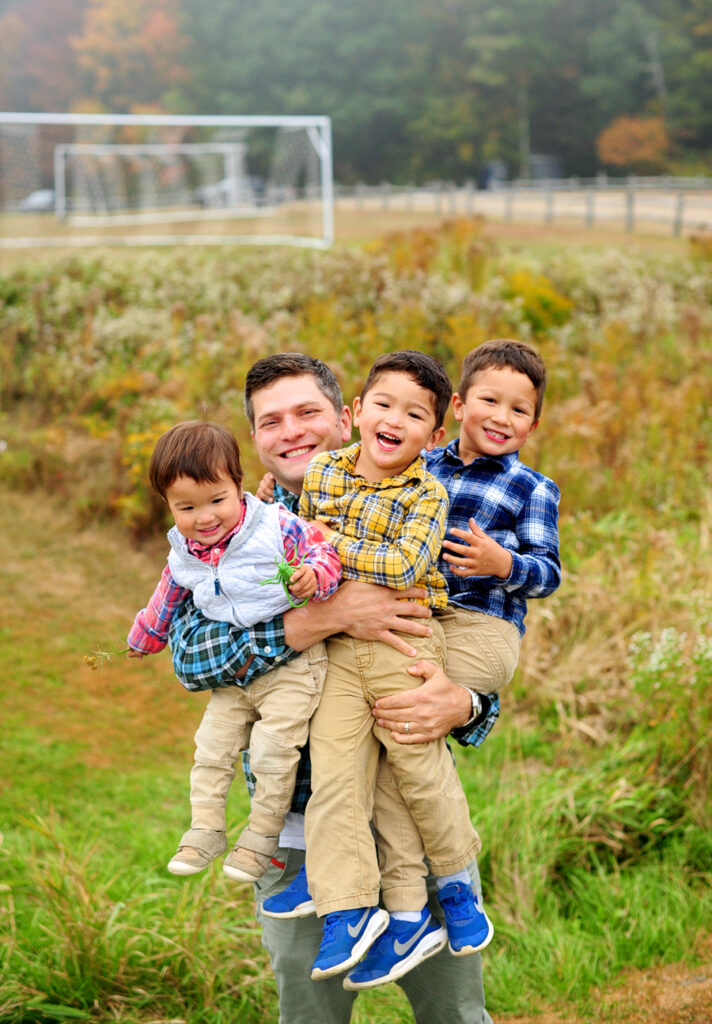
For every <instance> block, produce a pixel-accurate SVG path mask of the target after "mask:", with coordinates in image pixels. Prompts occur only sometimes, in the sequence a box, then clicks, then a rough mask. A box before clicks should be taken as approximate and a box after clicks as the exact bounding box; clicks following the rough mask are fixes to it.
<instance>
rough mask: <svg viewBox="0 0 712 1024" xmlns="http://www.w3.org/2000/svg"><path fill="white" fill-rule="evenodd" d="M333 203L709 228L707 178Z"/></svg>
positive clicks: (390, 195) (377, 191)
mask: <svg viewBox="0 0 712 1024" xmlns="http://www.w3.org/2000/svg"><path fill="white" fill-rule="evenodd" d="M336 202H337V205H338V204H353V205H355V206H356V207H357V208H361V209H364V210H366V209H369V210H374V209H381V210H393V211H397V210H402V211H413V212H415V211H420V212H424V211H430V212H434V213H436V214H439V215H442V216H448V217H455V216H467V217H471V216H474V215H475V214H477V213H481V214H483V215H485V216H487V217H491V218H492V219H495V220H504V221H511V222H514V221H517V222H522V221H529V222H532V221H533V222H537V221H538V222H540V223H544V224H553V223H555V222H558V223H564V222H566V223H569V224H575V223H578V224H583V225H584V226H586V227H594V226H596V225H599V226H608V227H610V226H615V227H621V228H624V229H625V230H626V231H630V232H632V231H635V230H636V229H641V228H643V229H645V228H646V227H647V228H653V229H655V230H658V231H660V230H662V231H666V232H670V233H671V234H672V235H674V236H676V237H679V236H680V235H683V234H693V233H696V232H706V231H710V230H712V178H667V177H666V178H663V177H660V178H640V177H630V178H626V179H620V178H608V177H605V176H603V175H600V176H599V177H597V178H591V179H581V178H568V179H556V180H552V181H513V182H506V183H500V184H497V185H496V186H494V187H493V188H488V189H477V188H476V187H475V186H474V184H472V183H468V184H466V185H464V186H458V185H455V184H452V183H449V182H437V183H435V184H432V185H428V186H423V187H415V186H400V185H390V184H386V183H384V184H381V185H355V186H337V187H336Z"/></svg>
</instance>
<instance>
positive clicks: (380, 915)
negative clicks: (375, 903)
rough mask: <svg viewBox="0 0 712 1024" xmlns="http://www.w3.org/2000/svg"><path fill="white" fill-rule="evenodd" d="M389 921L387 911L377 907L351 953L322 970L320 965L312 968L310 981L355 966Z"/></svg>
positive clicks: (328, 976) (341, 972) (330, 975)
mask: <svg viewBox="0 0 712 1024" xmlns="http://www.w3.org/2000/svg"><path fill="white" fill-rule="evenodd" d="M389 921H390V915H389V914H388V911H386V910H382V909H381V908H380V907H379V909H378V911H377V912H376V913H375V914H374V915H373V916H372V917H371V919H370V921H369V922H368V924H367V926H366V929H365V931H364V933H363V935H362V936H361V938H360V939H359V940H358V941H357V942H356V943H355V944H354V946H353V949H352V950H351V955H350V956H349V957H348V958H347V959H346V960H344V961H343V962H342V963H340V964H334V966H333V967H326V968H325V969H324V970H322V969H321V968H320V967H315V968H313V969H312V972H311V978H312V981H320V980H321V979H322V978H331V977H333V975H335V974H343V972H344V971H348V970H350V969H351V968H352V967H355V966H356V964H357V963H358V962H359V960H360V959H361V957H362V956H364V954H365V953H367V952H368V950H369V949H370V948H371V946H372V945H373V943H374V942H375V941H376V939H377V938H378V936H379V935H382V934H383V932H385V930H386V928H387V927H388V922H389Z"/></svg>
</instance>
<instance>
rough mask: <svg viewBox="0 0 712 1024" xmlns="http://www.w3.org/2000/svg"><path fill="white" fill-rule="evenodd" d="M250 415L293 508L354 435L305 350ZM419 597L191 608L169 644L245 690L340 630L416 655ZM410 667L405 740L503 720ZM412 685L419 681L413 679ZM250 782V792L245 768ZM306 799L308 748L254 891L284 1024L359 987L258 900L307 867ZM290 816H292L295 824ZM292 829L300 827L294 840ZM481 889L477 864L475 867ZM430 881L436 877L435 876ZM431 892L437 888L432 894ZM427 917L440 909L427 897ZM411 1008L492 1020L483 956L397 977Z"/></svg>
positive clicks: (192, 675) (400, 716)
mask: <svg viewBox="0 0 712 1024" xmlns="http://www.w3.org/2000/svg"><path fill="white" fill-rule="evenodd" d="M245 408H246V412H247V416H248V419H249V421H250V426H251V428H252V438H253V440H254V442H255V446H256V448H257V452H258V454H259V457H260V460H261V462H262V464H263V465H264V467H265V469H267V470H268V471H269V472H270V473H271V474H272V476H273V477H274V479H275V481H276V487H275V499H276V500H280V501H283V502H285V504H287V505H288V507H294V505H295V503H296V501H297V500H298V497H299V493H300V491H301V488H302V481H303V478H304V473H305V471H306V468H307V465H308V464H309V461H310V460H311V459H312V457H313V456H314V455H315V454H317V453H318V452H322V451H329V450H331V449H334V448H340V447H342V446H343V445H344V444H345V443H346V442H348V441H349V439H350V436H351V414H350V411H349V409H348V407H347V406H345V405H344V404H343V401H342V397H341V391H340V389H339V386H338V383H337V381H336V379H335V378H334V376H333V374H332V373H331V371H330V370H329V369H328V367H327V366H325V364H324V363H322V362H320V361H319V360H315V359H312V358H311V357H310V356H305V355H301V354H299V353H281V354H277V355H274V356H268V357H266V358H265V359H261V360H259V361H258V362H257V363H256V364H255V365H254V366H253V367H252V369H251V370H250V372H249V373H248V375H247V380H246V382H245ZM417 593H418V591H417V590H411V591H405V592H399V593H398V594H396V593H395V592H391V591H389V590H387V589H386V588H384V587H378V586H375V585H373V584H367V583H359V582H355V581H348V580H347V581H346V582H345V583H344V584H342V586H341V587H339V590H338V591H337V593H336V594H335V595H334V596H333V597H332V598H330V599H329V600H328V601H324V602H320V603H318V604H316V603H310V604H308V605H306V606H304V607H302V608H295V609H292V610H290V611H289V612H287V613H286V614H285V615H284V616H279V617H277V618H276V619H274V620H273V621H272V622H270V623H262V624H258V625H257V626H255V627H253V628H252V629H250V630H244V631H243V630H239V629H237V628H236V627H233V626H229V625H227V624H226V623H219V622H208V621H207V620H206V619H204V618H203V617H202V616H201V615H200V613H199V612H197V611H196V610H195V609H194V608H193V607H192V605H191V604H190V603H189V602H188V603H187V604H186V607H185V609H184V610H183V612H182V614H181V615H180V616H177V617H176V620H175V621H174V625H173V628H172V631H171V648H172V650H173V657H174V666H175V670H176V673H177V675H178V676H179V678H180V679H181V680H182V681H183V684H184V685H185V686H186V687H187V688H188V689H197V690H199V689H209V688H213V687H215V686H228V685H235V683H236V681H238V680H239V682H240V684H241V685H249V683H250V682H251V681H252V679H254V678H256V677H257V676H259V675H261V674H263V673H264V672H266V671H269V670H270V669H272V668H274V667H275V666H276V665H278V664H280V663H281V662H282V661H285V660H287V659H289V658H290V657H293V656H294V653H295V651H302V650H305V649H306V648H307V647H309V646H310V645H311V644H312V643H315V642H316V641H317V640H323V639H325V638H326V637H327V636H331V635H332V634H334V633H339V632H345V633H349V634H350V635H352V636H355V637H359V638H362V639H370V640H384V641H386V642H387V643H390V644H391V645H392V646H394V647H396V648H397V649H399V650H401V651H403V652H404V653H405V654H407V655H409V656H415V650H414V649H413V648H412V647H410V645H409V644H408V642H407V640H406V639H405V638H404V637H403V636H400V635H398V634H400V633H406V634H411V635H418V636H423V635H426V633H427V632H428V631H429V627H428V625H427V618H428V617H429V614H430V612H429V609H426V608H424V607H423V606H422V605H420V604H417V603H415V602H414V601H413V600H410V601H409V600H402V598H404V597H405V598H406V599H407V598H413V597H415V596H417ZM410 671H411V672H412V673H413V674H414V676H420V677H422V680H423V681H422V684H421V685H419V686H416V688H415V689H413V690H410V691H407V692H406V693H402V694H399V695H397V696H393V697H388V698H384V699H382V700H381V701H379V702H377V705H376V707H375V708H374V714H375V715H376V716H377V718H378V722H379V724H381V725H382V726H384V727H385V728H387V729H390V730H391V731H392V732H393V735H394V737H395V738H396V739H397V741H398V742H400V743H422V742H427V741H429V740H431V739H436V738H440V737H442V736H446V735H448V733H451V732H453V730H454V733H453V734H454V735H455V737H456V738H457V739H459V741H460V742H462V743H463V744H464V745H475V746H477V745H479V743H481V742H482V740H483V739H484V737H485V736H486V735H487V733H488V732H489V730H490V728H491V727H492V724H493V723H494V721H495V720H496V718H497V715H498V713H499V702H498V700H497V697H496V695H491V696H490V697H489V698H488V697H484V696H483V697H482V698H477V697H476V695H473V694H472V693H471V692H470V691H469V690H467V689H465V688H464V687H461V686H456V685H455V684H454V683H452V682H450V680H449V679H448V678H447V677H446V676H445V675H444V673H443V672H441V671H440V670H438V669H437V668H436V667H435V666H434V665H431V664H429V663H428V662H418V663H416V664H415V665H414V666H412V668H411V669H410ZM414 682H415V680H414ZM246 774H247V776H248V785H249V781H250V779H249V769H247V771H246ZM393 786H394V783H393V780H392V778H391V776H390V772H389V771H388V767H387V764H386V763H385V761H384V763H383V768H382V771H381V774H380V775H379V787H380V788H381V791H382V795H383V806H382V807H379V806H376V807H375V808H374V823H375V827H376V828H378V815H379V812H380V813H386V811H385V809H384V808H386V807H387V805H388V791H389V787H393ZM308 792H309V762H308V751H307V750H305V752H304V755H303V757H302V761H301V763H300V767H299V774H298V777H297V786H296V789H295V794H294V799H293V802H292V812H293V813H292V814H290V815H288V820H287V823H286V826H285V833H286V834H285V833H283V839H284V840H285V841H288V842H289V844H290V846H292V848H290V849H285V848H282V847H280V849H278V851H277V853H276V855H275V857H274V859H273V862H272V865H271V867H270V868H269V869H268V870H267V872H266V873H265V875H264V876H263V877H262V879H260V882H259V885H258V886H257V887H256V890H257V891H256V896H257V902H258V916H260V920H261V923H262V928H263V942H264V945H265V947H266V948H267V950H268V951H269V953H270V957H271V960H272V968H273V970H274V973H275V977H276V979H277V987H278V990H279V999H280V1021H281V1022H282V1024H302V1022H303V1024H313V1022H314V1021H318V1022H319V1024H348V1021H349V1020H350V1018H351V1009H352V1005H353V1000H354V998H355V996H356V993H355V992H350V991H346V990H345V989H344V988H343V987H342V981H341V979H340V978H338V977H336V978H331V979H325V980H322V981H316V982H313V981H311V979H310V976H309V972H310V967H311V963H312V961H313V959H314V957H315V956H316V953H317V951H318V949H319V943H320V940H321V925H320V922H319V920H318V919H317V918H316V917H315V916H311V917H300V918H288V919H284V918H280V919H275V918H268V917H265V916H263V915H261V914H260V907H261V904H262V902H263V900H264V899H265V898H266V897H267V896H270V895H273V894H274V893H276V892H278V891H280V890H281V889H283V888H284V887H285V886H286V885H287V884H288V883H289V882H290V881H291V880H292V879H293V878H294V877H295V875H296V874H297V872H298V870H299V868H300V866H301V864H302V863H303V856H304V855H303V851H301V850H298V849H294V848H293V846H294V845H296V844H297V843H298V842H299V836H298V831H299V824H298V820H299V818H300V816H301V814H303V811H304V807H305V804H306V799H307V797H308ZM290 818H291V819H292V820H291V821H290ZM290 829H293V830H294V831H293V832H292V833H291V834H290ZM469 869H470V874H471V877H472V878H473V881H474V882H475V885H476V886H479V876H478V873H477V865H476V863H473V864H471V865H470V866H469ZM429 881H432V879H430V880H429ZM429 888H430V887H429ZM430 896H431V904H432V910H433V911H434V912H435V913H436V914H438V913H439V912H440V911H439V907H438V905H437V899H436V898H435V895H434V892H432V891H431V892H430ZM399 983H400V984H401V985H402V987H403V989H404V990H405V992H406V995H407V996H408V999H409V1001H410V1003H411V1006H412V1007H413V1012H414V1016H415V1020H416V1021H417V1024H439V1022H442V1024H445V1022H447V1024H458V1022H461V1024H466V1022H467V1024H469V1022H471V1021H477V1022H478V1024H479V1022H483V1024H488V1022H490V1017H489V1015H488V1013H487V1011H486V1010H485V1008H484V992H483V988H482V973H481V961H480V957H479V955H475V956H470V957H464V958H459V957H453V956H452V955H451V954H450V953H449V952H448V951H447V950H444V951H443V952H441V953H439V954H437V955H436V956H434V957H432V958H431V959H429V960H427V961H425V963H423V964H422V965H421V966H420V967H418V968H416V969H415V970H413V971H411V972H410V973H409V974H408V975H406V977H404V978H403V979H401V982H399Z"/></svg>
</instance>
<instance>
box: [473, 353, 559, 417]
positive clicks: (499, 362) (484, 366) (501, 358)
mask: <svg viewBox="0 0 712 1024" xmlns="http://www.w3.org/2000/svg"><path fill="white" fill-rule="evenodd" d="M491 367H494V368H496V369H498V370H502V369H504V368H505V367H508V368H509V369H511V370H516V371H517V372H518V373H523V374H525V375H526V376H527V377H528V378H529V380H530V381H531V382H532V384H533V385H534V390H535V391H536V409H535V411H534V422H536V421H537V420H538V419H539V416H540V415H541V407H542V405H543V403H544V392H545V391H546V367H545V366H544V360H543V359H542V358H541V356H540V355H539V353H538V352H537V351H536V349H533V348H532V347H531V345H527V344H526V343H525V342H523V341H514V340H513V339H512V338H493V339H492V340H491V341H485V342H483V344H482V345H478V346H477V348H475V349H473V350H472V352H468V353H467V355H466V356H465V359H464V361H463V364H462V375H461V377H460V383H459V384H458V386H457V393H458V394H459V396H460V398H461V399H462V401H463V402H464V401H465V400H466V397H467V389H468V388H469V387H470V386H471V384H472V381H473V379H474V377H475V374H477V373H479V372H480V371H481V370H489V369H490V368H491Z"/></svg>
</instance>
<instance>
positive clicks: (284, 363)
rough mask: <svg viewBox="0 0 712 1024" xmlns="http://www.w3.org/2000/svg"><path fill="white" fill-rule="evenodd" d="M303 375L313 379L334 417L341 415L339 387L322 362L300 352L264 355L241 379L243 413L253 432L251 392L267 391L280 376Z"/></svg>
mask: <svg viewBox="0 0 712 1024" xmlns="http://www.w3.org/2000/svg"><path fill="white" fill-rule="evenodd" d="M305 373H308V374H310V375H311V376H312V377H313V378H314V380H315V381H316V383H317V387H318V388H319V390H320V391H321V393H322V394H323V395H324V396H325V397H326V398H328V399H329V401H330V402H331V404H332V405H333V406H334V409H336V414H337V416H340V415H341V410H342V409H343V407H344V399H343V397H342V395H341V388H340V387H339V382H338V380H337V379H336V377H335V376H334V374H333V373H332V371H331V370H330V369H329V367H328V366H327V365H326V363H322V361H321V359H314V358H313V357H312V356H307V355H304V353H302V352H276V353H275V354H274V355H271V356H265V357H264V359H258V360H257V362H256V363H255V364H254V366H252V367H251V368H250V369H249V370H248V372H247V376H246V377H245V413H246V415H247V418H248V420H249V421H250V427H251V428H252V429H253V430H254V429H255V412H254V409H253V407H252V396H253V395H254V393H255V391H261V390H262V388H268V387H269V386H270V384H274V383H275V381H278V380H281V379H282V377H303V376H304V374H305Z"/></svg>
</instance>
